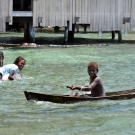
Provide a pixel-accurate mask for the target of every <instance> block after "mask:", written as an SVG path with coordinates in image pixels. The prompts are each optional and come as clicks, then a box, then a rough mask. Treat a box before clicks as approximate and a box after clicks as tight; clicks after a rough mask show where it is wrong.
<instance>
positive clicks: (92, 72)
mask: <svg viewBox="0 0 135 135" xmlns="http://www.w3.org/2000/svg"><path fill="white" fill-rule="evenodd" d="M97 73H98V64H97V63H96V62H90V63H89V64H88V74H89V76H90V84H89V85H88V86H73V85H72V86H67V87H68V88H70V89H71V90H75V89H77V90H80V91H87V92H89V91H91V95H90V96H91V97H99V96H105V92H104V88H103V84H102V81H101V78H100V77H98V76H97ZM70 96H77V97H88V96H87V95H80V94H79V93H72V94H71V95H70Z"/></svg>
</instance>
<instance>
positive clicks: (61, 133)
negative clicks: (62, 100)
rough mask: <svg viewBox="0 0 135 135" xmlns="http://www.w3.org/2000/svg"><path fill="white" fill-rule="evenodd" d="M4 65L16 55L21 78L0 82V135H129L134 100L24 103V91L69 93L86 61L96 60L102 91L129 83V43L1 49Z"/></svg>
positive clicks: (134, 61)
mask: <svg viewBox="0 0 135 135" xmlns="http://www.w3.org/2000/svg"><path fill="white" fill-rule="evenodd" d="M3 52H4V54H5V59H4V64H7V63H12V62H13V61H14V59H15V58H16V57H17V56H19V55H22V56H24V57H25V58H26V60H27V63H26V66H25V67H24V69H23V70H22V71H21V72H20V74H21V75H22V77H23V80H21V81H7V82H1V83H0V95H1V96H0V135H48V134H49V135H82V134H91V135H110V134H111V135H127V134H130V135H133V134H134V133H135V125H134V123H135V119H134V118H135V99H131V100H119V101H109V100H103V101H93V102H82V103H76V104H55V103H50V102H28V101H26V99H25V96H24V93H23V91H24V90H28V91H34V92H44V93H50V94H51V93H56V94H70V93H71V91H70V90H69V89H67V88H66V86H67V85H71V84H76V85H83V84H88V83H89V77H88V74H87V64H88V63H89V62H90V61H96V62H98V64H99V73H98V75H99V76H100V77H101V78H102V81H103V84H104V88H105V91H106V92H109V91H117V90H127V89H133V88H135V83H134V82H135V81H134V80H135V68H134V67H135V54H134V52H135V45H133V44H132V45H131V44H119V45H114V44H113V45H112V44H109V46H85V47H72V48H70V47H69V48H47V47H46V48H42V49H34V48H33V49H32V48H31V49H5V50H3Z"/></svg>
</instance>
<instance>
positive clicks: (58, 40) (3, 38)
mask: <svg viewBox="0 0 135 135" xmlns="http://www.w3.org/2000/svg"><path fill="white" fill-rule="evenodd" d="M23 43H26V41H25V40H24V32H15V31H14V32H11V31H8V32H0V45H2V44H23ZM35 43H36V44H38V45H50V44H52V45H64V44H65V43H64V28H63V27H62V28H60V29H59V31H54V29H53V28H50V27H49V28H43V29H42V32H39V30H36V32H35ZM124 43H129V44H134V43H135V30H134V29H133V30H132V31H129V32H128V34H127V35H125V34H124V30H123V31H122V42H121V44H124ZM93 44H96V45H100V44H106V45H108V44H118V34H117V33H116V34H115V39H112V34H111V32H103V33H102V35H101V36H99V35H98V33H97V32H90V29H89V27H88V28H87V31H86V32H85V31H84V28H83V27H81V26H80V29H79V32H77V30H76V29H75V34H74V40H69V41H68V43H67V45H93Z"/></svg>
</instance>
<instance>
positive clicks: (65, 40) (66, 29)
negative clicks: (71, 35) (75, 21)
mask: <svg viewBox="0 0 135 135" xmlns="http://www.w3.org/2000/svg"><path fill="white" fill-rule="evenodd" d="M68 32H69V21H67V26H66V27H65V32H64V43H65V44H67V42H68Z"/></svg>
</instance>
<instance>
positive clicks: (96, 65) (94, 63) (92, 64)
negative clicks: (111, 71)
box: [88, 62, 98, 71]
mask: <svg viewBox="0 0 135 135" xmlns="http://www.w3.org/2000/svg"><path fill="white" fill-rule="evenodd" d="M90 67H93V68H96V69H97V71H98V64H97V63H96V62H90V63H89V64H88V69H89V68H90Z"/></svg>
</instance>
